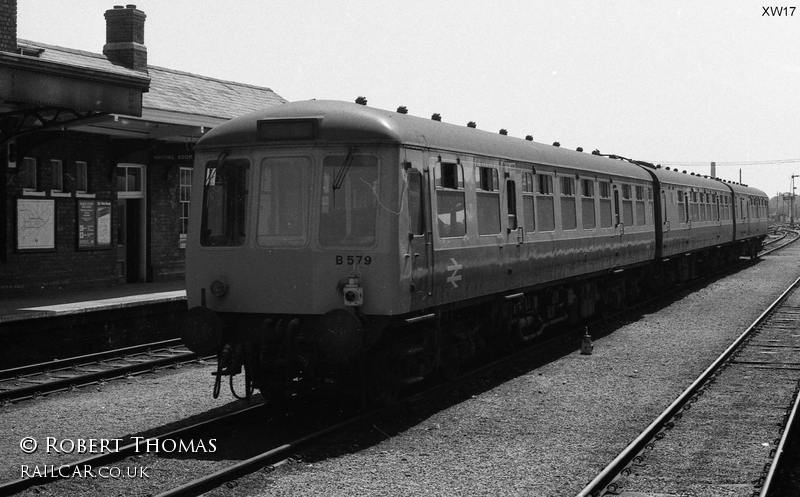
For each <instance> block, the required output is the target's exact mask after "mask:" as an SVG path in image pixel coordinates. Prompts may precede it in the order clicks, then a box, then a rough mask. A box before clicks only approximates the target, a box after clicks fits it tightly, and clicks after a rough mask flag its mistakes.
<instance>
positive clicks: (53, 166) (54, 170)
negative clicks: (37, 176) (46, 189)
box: [50, 159, 64, 192]
mask: <svg viewBox="0 0 800 497" xmlns="http://www.w3.org/2000/svg"><path fill="white" fill-rule="evenodd" d="M50 186H51V190H52V191H54V192H60V191H62V190H63V189H64V169H63V165H62V162H61V161H60V160H59V159H50Z"/></svg>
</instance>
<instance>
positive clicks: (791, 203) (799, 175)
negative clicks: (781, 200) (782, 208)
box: [789, 174, 800, 226]
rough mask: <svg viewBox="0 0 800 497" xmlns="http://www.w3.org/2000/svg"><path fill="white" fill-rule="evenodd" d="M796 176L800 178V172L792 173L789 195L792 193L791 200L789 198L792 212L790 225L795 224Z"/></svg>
mask: <svg viewBox="0 0 800 497" xmlns="http://www.w3.org/2000/svg"><path fill="white" fill-rule="evenodd" d="M795 178H800V174H793V175H792V189H791V191H790V192H789V195H791V197H790V200H789V203H790V205H791V212H790V213H789V226H794V188H795V186H794V179H795Z"/></svg>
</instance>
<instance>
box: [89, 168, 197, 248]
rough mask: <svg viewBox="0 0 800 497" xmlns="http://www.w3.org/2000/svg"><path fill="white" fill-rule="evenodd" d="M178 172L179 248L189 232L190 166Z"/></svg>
mask: <svg viewBox="0 0 800 497" xmlns="http://www.w3.org/2000/svg"><path fill="white" fill-rule="evenodd" d="M84 164H86V163H84ZM179 174H180V178H179V183H178V201H179V202H180V206H181V212H180V217H179V218H178V224H179V228H180V233H179V243H180V247H181V248H185V247H186V234H187V233H188V232H189V202H190V201H191V199H192V168H191V167H182V168H180V170H179Z"/></svg>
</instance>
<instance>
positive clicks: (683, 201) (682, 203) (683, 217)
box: [678, 190, 689, 223]
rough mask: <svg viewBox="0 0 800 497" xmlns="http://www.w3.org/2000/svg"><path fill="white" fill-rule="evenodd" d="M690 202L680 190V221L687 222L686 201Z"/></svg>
mask: <svg viewBox="0 0 800 497" xmlns="http://www.w3.org/2000/svg"><path fill="white" fill-rule="evenodd" d="M687 200H689V199H688V198H687V197H686V194H685V192H684V191H683V190H678V221H680V222H681V223H685V222H686V212H687V209H686V201H687Z"/></svg>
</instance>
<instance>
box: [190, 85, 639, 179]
mask: <svg viewBox="0 0 800 497" xmlns="http://www.w3.org/2000/svg"><path fill="white" fill-rule="evenodd" d="M302 118H307V119H315V120H317V123H318V124H317V128H316V135H315V140H308V141H307V143H318V142H325V143H358V144H398V145H399V144H403V145H410V146H416V147H422V148H432V149H438V150H445V151H451V152H455V153H464V154H470V155H478V156H487V157H498V158H501V159H505V160H508V161H512V162H528V163H534V164H540V165H550V166H562V167H569V168H576V169H581V170H584V171H589V172H595V173H599V174H608V175H617V176H625V177H630V178H637V179H642V180H650V179H651V177H650V175H649V174H648V173H647V172H646V171H645V170H644V169H643V168H641V167H639V166H636V165H634V164H631V163H629V162H625V161H620V160H614V159H609V158H606V157H602V156H599V155H593V154H589V153H583V152H576V151H573V150H568V149H563V148H560V147H556V146H552V145H545V144H541V143H536V142H533V141H528V140H523V139H520V138H515V137H512V136H506V135H501V134H499V133H491V132H488V131H483V130H479V129H476V128H470V127H467V126H458V125H455V124H449V123H444V122H441V121H435V120H432V119H424V118H421V117H416V116H411V115H408V114H401V113H397V112H390V111H386V110H382V109H376V108H374V107H368V106H365V105H359V104H355V103H350V102H340V101H332V100H307V101H302V102H292V103H287V104H282V105H275V106H271V107H268V108H265V109H263V110H258V111H255V112H251V113H248V114H245V115H243V116H240V117H237V118H234V119H231V120H230V121H227V122H225V123H223V124H221V125H220V126H217V127H216V128H214V129H212V130H211V131H209V132H208V133H207V134H206V135H205V136H204V137H203V138H201V139H200V140H199V141H198V142H197V145H196V150H204V149H212V148H220V147H222V148H224V147H235V146H245V145H252V144H254V143H259V142H261V143H266V142H265V141H264V140H263V139H260V138H259V136H258V130H257V127H258V121H260V120H280V119H302ZM279 143H280V144H283V145H285V144H286V143H288V142H285V141H284V142H279ZM293 143H300V142H298V141H293Z"/></svg>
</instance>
